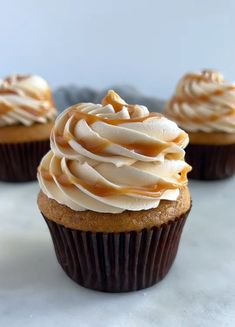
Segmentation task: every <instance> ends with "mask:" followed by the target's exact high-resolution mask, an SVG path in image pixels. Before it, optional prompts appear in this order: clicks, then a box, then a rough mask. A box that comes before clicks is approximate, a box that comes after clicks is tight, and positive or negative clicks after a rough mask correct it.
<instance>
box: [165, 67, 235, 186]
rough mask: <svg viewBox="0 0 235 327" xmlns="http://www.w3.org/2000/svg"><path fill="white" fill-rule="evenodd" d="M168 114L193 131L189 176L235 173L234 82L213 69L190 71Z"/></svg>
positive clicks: (208, 177)
mask: <svg viewBox="0 0 235 327" xmlns="http://www.w3.org/2000/svg"><path fill="white" fill-rule="evenodd" d="M165 115H166V116H167V117H168V118H170V119H172V120H174V121H175V122H176V123H177V124H178V125H179V126H180V127H181V128H183V129H184V130H185V131H186V132H187V133H188V134H189V138H190V144H189V146H188V147H187V150H186V161H187V162H188V163H189V164H190V165H191V166H192V167H193V170H192V172H191V173H190V174H189V177H191V178H194V179H202V180H213V179H222V178H226V177H229V176H232V175H233V174H234V173H235V84H234V83H229V82H227V81H226V80H224V78H223V76H222V75H221V74H220V73H219V72H217V71H213V70H204V71H202V72H201V73H189V74H187V75H185V76H184V77H183V78H182V79H181V80H180V81H179V83H178V85H177V87H176V91H175V94H174V95H173V96H172V98H171V99H170V100H169V101H168V103H167V105H166V107H165Z"/></svg>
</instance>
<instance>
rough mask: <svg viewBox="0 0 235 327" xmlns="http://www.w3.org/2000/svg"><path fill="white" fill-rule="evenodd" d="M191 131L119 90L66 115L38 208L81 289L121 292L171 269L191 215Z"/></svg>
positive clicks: (43, 170)
mask: <svg viewBox="0 0 235 327" xmlns="http://www.w3.org/2000/svg"><path fill="white" fill-rule="evenodd" d="M187 143H188V136H187V134H186V133H185V132H184V131H182V130H181V129H179V128H178V127H177V125H176V124H175V123H174V122H171V121H169V120H168V119H166V118H165V117H163V116H162V115H161V114H158V113H149V111H148V109H147V108H146V107H144V106H140V105H128V104H127V103H126V102H125V101H124V100H122V99H121V98H120V97H119V96H118V95H117V94H116V93H115V92H114V91H109V92H108V94H107V96H106V97H105V98H104V99H103V101H102V104H93V103H81V104H77V105H74V106H72V107H70V108H69V109H67V110H66V111H64V112H63V113H62V114H61V115H60V116H59V117H58V118H57V120H56V123H55V127H54V128H53V131H52V134H51V151H49V152H48V153H47V154H46V155H45V157H44V158H43V159H42V161H41V164H40V166H39V169H38V180H39V183H40V187H41V191H40V193H39V196H38V206H39V209H40V211H41V212H42V214H43V216H44V218H45V220H46V222H47V224H48V227H49V230H50V233H51V236H52V240H53V243H54V247H55V252H56V255H57V259H58V261H59V263H60V265H61V266H62V268H63V269H64V271H65V272H66V273H67V275H68V276H69V277H71V278H72V279H73V280H74V281H76V282H77V283H78V284H80V285H82V286H85V287H88V288H91V289H96V290H100V291H106V292H123V291H134V290H137V289H142V288H146V287H149V286H151V285H153V284H155V283H156V282H158V281H160V280H161V279H162V278H163V277H164V276H165V275H166V274H167V272H168V271H169V269H170V267H171V265H172V263H173V261H174V259H175V256H176V253H177V249H178V244H179V240H180V236H181V232H182V229H183V226H184V223H185V220H186V217H187V215H188V213H189V211H190V209H191V199H190V194H189V190H188V187H187V173H188V172H189V171H190V169H191V167H190V166H189V165H188V164H187V163H186V162H185V161H184V154H185V152H184V148H185V146H186V145H187Z"/></svg>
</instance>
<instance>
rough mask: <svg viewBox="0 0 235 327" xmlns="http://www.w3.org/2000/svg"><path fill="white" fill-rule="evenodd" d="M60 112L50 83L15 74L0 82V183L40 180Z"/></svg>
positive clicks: (35, 77) (37, 78) (36, 77)
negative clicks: (43, 160)
mask: <svg viewBox="0 0 235 327" xmlns="http://www.w3.org/2000/svg"><path fill="white" fill-rule="evenodd" d="M55 116H56V109H55V105H54V102H53V99H52V94H51V90H50V88H49V86H48V84H47V82H46V81H45V80H44V79H42V78H41V77H39V76H31V75H27V76H21V75H13V76H10V77H7V78H5V79H4V80H2V81H0V157H1V160H0V180H1V181H8V182H24V181H29V180H34V179H36V176H37V167H38V165H39V162H40V160H41V158H42V157H43V156H44V154H45V153H46V152H47V151H48V150H49V147H50V132H51V129H52V126H53V123H54V120H55Z"/></svg>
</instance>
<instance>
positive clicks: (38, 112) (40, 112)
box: [19, 105, 48, 117]
mask: <svg viewBox="0 0 235 327" xmlns="http://www.w3.org/2000/svg"><path fill="white" fill-rule="evenodd" d="M19 108H20V109H22V110H24V111H26V112H27V113H29V114H31V115H33V116H35V117H41V116H44V114H46V113H47V112H48V110H47V109H45V108H43V107H41V108H40V109H39V110H34V109H32V108H31V107H29V106H26V105H20V106H19Z"/></svg>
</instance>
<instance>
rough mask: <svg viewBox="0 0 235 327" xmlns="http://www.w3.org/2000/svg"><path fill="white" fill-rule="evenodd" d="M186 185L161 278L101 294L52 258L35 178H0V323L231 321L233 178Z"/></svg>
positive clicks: (234, 311)
mask: <svg viewBox="0 0 235 327" xmlns="http://www.w3.org/2000/svg"><path fill="white" fill-rule="evenodd" d="M190 186H191V191H192V197H193V209H192V211H191V214H190V216H189V219H188V222H187V224H186V226H185V229H184V233H183V237H182V240H181V244H180V248H179V253H178V257H177V259H176V261H175V264H174V266H173V268H172V270H171V271H170V273H169V274H168V276H167V277H166V278H165V279H164V280H163V281H162V282H161V283H159V284H158V285H156V286H154V287H152V288H149V289H146V290H143V291H138V292H134V293H126V294H105V293H99V292H95V291H90V290H87V289H84V288H82V287H79V286H77V285H76V284H75V283H74V282H73V281H71V280H70V279H69V278H68V277H67V276H66V275H65V274H64V273H63V272H62V270H61V268H60V267H59V265H58V264H57V261H56V258H55V255H54V252H53V248H52V243H51V240H50V237H49V232H48V230H47V227H46V225H45V223H44V221H43V220H42V218H41V216H40V214H39V212H38V210H37V207H36V195H37V191H38V186H37V183H29V184H22V185H10V184H4V183H0V213H1V215H0V217H1V224H0V326H1V327H5V326H7V327H8V326H9V327H23V326H24V327H26V326H32V327H34V326H35V327H36V326H40V327H41V326H43V327H47V326H49V327H53V326H57V327H60V326H63V327H64V326H65V327H73V326H76V327H77V326H79V327H86V326H96V327H101V326H102V327H103V326H112V327H122V326H123V327H126V326H127V327H136V326H141V327H142V326H147V327H148V326H158V327H163V326H164V327H171V326H173V327H178V326H179V327H199V326H200V327H204V326H213V327H217V326H219V327H225V326H229V327H230V326H231V327H233V326H235V282H234V278H235V214H234V208H235V178H233V179H230V180H226V181H222V182H210V183H205V182H191V185H190Z"/></svg>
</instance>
